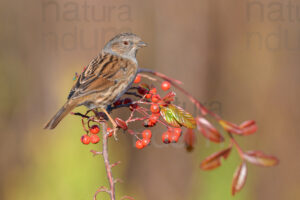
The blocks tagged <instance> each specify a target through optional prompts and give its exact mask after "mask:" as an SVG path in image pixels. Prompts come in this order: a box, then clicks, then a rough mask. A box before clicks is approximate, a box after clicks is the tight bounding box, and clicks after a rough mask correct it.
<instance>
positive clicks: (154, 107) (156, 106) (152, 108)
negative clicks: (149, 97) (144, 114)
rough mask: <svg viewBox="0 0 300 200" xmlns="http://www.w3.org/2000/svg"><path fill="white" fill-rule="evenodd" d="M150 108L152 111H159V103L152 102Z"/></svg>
mask: <svg viewBox="0 0 300 200" xmlns="http://www.w3.org/2000/svg"><path fill="white" fill-rule="evenodd" d="M150 110H151V112H152V113H159V105H158V104H152V105H151V107H150Z"/></svg>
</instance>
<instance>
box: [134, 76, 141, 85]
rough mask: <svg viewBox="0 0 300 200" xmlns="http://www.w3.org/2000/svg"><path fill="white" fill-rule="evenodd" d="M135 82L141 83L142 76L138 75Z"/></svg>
mask: <svg viewBox="0 0 300 200" xmlns="http://www.w3.org/2000/svg"><path fill="white" fill-rule="evenodd" d="M133 82H134V83H139V82H141V76H140V75H137V76H136V77H135V79H134V81H133Z"/></svg>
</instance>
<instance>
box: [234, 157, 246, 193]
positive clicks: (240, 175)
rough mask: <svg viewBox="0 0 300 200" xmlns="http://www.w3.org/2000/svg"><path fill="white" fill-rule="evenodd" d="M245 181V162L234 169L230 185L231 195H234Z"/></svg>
mask: <svg viewBox="0 0 300 200" xmlns="http://www.w3.org/2000/svg"><path fill="white" fill-rule="evenodd" d="M246 179H247V165H246V163H245V162H242V163H241V164H240V166H238V168H237V169H236V171H235V173H234V175H233V180H232V185H231V194H232V195H235V194H236V193H237V192H239V191H240V190H241V189H242V188H243V187H244V185H245V183H246Z"/></svg>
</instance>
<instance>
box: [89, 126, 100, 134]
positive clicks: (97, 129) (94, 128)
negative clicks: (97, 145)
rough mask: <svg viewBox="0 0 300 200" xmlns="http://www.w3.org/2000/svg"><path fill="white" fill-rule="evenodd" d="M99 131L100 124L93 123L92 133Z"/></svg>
mask: <svg viewBox="0 0 300 200" xmlns="http://www.w3.org/2000/svg"><path fill="white" fill-rule="evenodd" d="M99 131H100V129H99V126H97V125H93V126H92V127H91V128H90V132H91V133H92V134H97V133H99Z"/></svg>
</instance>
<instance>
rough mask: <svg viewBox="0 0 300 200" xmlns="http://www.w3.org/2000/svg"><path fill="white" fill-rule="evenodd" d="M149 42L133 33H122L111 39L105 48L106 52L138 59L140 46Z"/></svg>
mask: <svg viewBox="0 0 300 200" xmlns="http://www.w3.org/2000/svg"><path fill="white" fill-rule="evenodd" d="M145 46H147V44H146V43H145V42H143V41H142V40H141V38H140V37H138V36H137V35H135V34H133V33H121V34H119V35H117V36H115V37H114V38H113V39H111V40H110V41H109V42H108V43H107V44H106V45H105V46H104V48H103V51H104V52H105V53H111V54H115V55H118V56H122V57H124V58H128V59H133V60H135V59H136V53H137V50H138V49H139V48H142V47H145Z"/></svg>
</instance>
